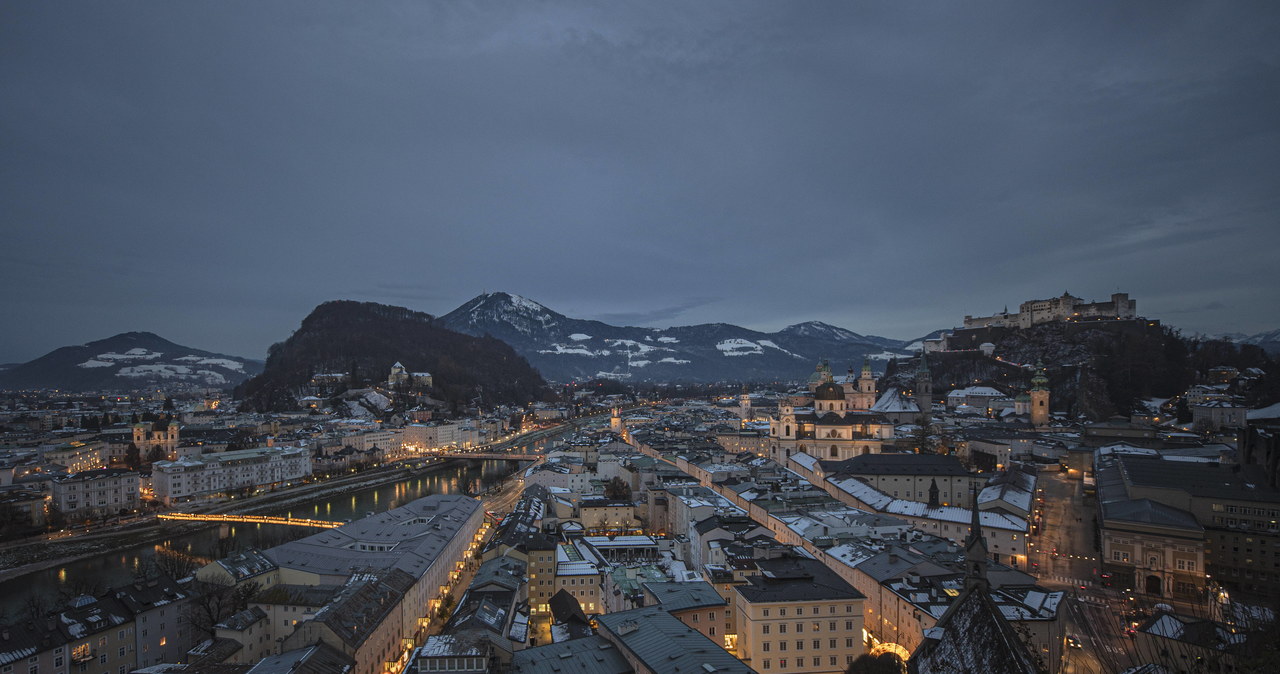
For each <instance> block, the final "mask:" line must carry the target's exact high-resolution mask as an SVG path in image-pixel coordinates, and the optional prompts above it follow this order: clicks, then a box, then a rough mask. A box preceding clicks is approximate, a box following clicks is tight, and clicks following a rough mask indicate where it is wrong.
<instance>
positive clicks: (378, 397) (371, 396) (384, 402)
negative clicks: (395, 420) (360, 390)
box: [364, 391, 391, 410]
mask: <svg viewBox="0 0 1280 674" xmlns="http://www.w3.org/2000/svg"><path fill="white" fill-rule="evenodd" d="M364 401H365V402H367V403H369V404H370V405H372V406H374V407H376V408H378V409H380V410H385V409H389V408H390V407H391V399H390V398H388V397H386V396H384V395H382V394H381V393H378V392H377V391H369V392H368V393H366V394H364Z"/></svg>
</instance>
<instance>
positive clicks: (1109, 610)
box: [1027, 471, 1137, 674]
mask: <svg viewBox="0 0 1280 674" xmlns="http://www.w3.org/2000/svg"><path fill="white" fill-rule="evenodd" d="M1038 488H1039V490H1040V493H1039V494H1038V495H1037V496H1038V497H1039V498H1040V499H1043V503H1041V504H1040V508H1041V509H1042V517H1043V519H1042V526H1041V530H1040V534H1039V535H1037V536H1036V537H1035V540H1034V541H1033V542H1032V543H1031V547H1030V548H1029V551H1028V555H1027V556H1028V559H1029V560H1030V564H1031V573H1032V574H1034V575H1036V576H1037V577H1038V578H1039V580H1040V584H1041V585H1043V586H1044V587H1046V588H1049V589H1051V590H1062V591H1065V592H1066V593H1067V597H1066V606H1065V607H1064V609H1063V612H1062V618H1063V620H1064V621H1065V625H1064V629H1063V631H1064V633H1065V634H1067V635H1070V636H1074V637H1075V638H1076V639H1078V640H1079V642H1080V644H1081V646H1082V647H1081V648H1070V647H1068V648H1064V649H1063V660H1064V661H1063V668H1062V671H1063V672H1064V673H1065V674H1086V673H1087V674H1109V673H1111V672H1119V671H1122V670H1124V669H1126V668H1128V667H1130V666H1133V665H1134V664H1137V663H1135V662H1134V661H1133V657H1132V649H1133V643H1132V641H1131V640H1130V639H1129V638H1128V636H1127V635H1126V634H1125V628H1126V625H1125V619H1124V618H1123V614H1124V611H1125V610H1126V609H1128V608H1129V607H1126V606H1125V605H1126V604H1127V603H1130V600H1129V598H1128V597H1127V596H1126V595H1125V594H1124V593H1122V592H1120V591H1118V590H1116V589H1115V588H1111V587H1106V586H1105V579H1104V578H1102V576H1101V573H1102V570H1101V564H1100V563H1099V560H1098V556H1097V555H1098V553H1097V551H1096V550H1095V548H1094V524H1093V520H1094V517H1095V510H1094V504H1093V500H1092V498H1089V499H1086V498H1085V496H1084V492H1083V489H1082V485H1081V482H1080V481H1079V480H1072V479H1068V478H1067V476H1066V475H1065V474H1063V473H1058V472H1056V471H1055V472H1049V471H1046V472H1042V473H1040V479H1039V486H1038ZM1031 551H1034V552H1031Z"/></svg>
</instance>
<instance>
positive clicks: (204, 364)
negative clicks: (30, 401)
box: [0, 332, 262, 391]
mask: <svg viewBox="0 0 1280 674" xmlns="http://www.w3.org/2000/svg"><path fill="white" fill-rule="evenodd" d="M261 371H262V363H261V362H259V361H255V360H249V359H247V358H240V357H237V356H227V355H223V354H220V353H212V352H210V351H202V350H200V349H193V348H191V347H189V346H182V345H180V344H174V343H173V342H170V341H169V340H167V339H164V338H163V337H160V336H158V335H155V334H152V333H150V332H126V333H122V334H119V335H116V336H114V337H108V338H107V339H100V340H98V341H96V342H89V343H88V344H82V345H80V346H64V347H62V348H60V349H56V350H54V351H51V352H49V353H47V354H45V355H43V356H41V357H39V358H37V359H35V360H33V361H30V362H27V363H22V364H20V365H15V366H13V367H11V368H8V369H6V370H4V371H0V387H3V388H9V389H38V388H59V389H69V390H73V391H109V390H135V389H145V388H151V387H153V386H154V385H163V386H166V387H173V386H174V385H184V384H185V385H190V386H193V387H218V388H223V387H230V386H235V385H236V384H239V383H240V382H242V381H244V380H245V379H247V378H249V377H251V376H253V375H255V374H257V373H258V372H261Z"/></svg>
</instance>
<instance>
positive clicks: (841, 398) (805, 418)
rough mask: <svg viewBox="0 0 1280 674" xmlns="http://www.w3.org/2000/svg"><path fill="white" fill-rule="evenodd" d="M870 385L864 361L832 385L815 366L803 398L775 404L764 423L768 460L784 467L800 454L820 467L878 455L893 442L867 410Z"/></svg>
mask: <svg viewBox="0 0 1280 674" xmlns="http://www.w3.org/2000/svg"><path fill="white" fill-rule="evenodd" d="M875 402H876V380H875V377H874V376H873V375H872V374H871V365H870V364H869V363H867V362H865V361H864V363H863V365H862V372H861V374H859V375H858V376H856V377H855V376H854V374H853V371H852V370H850V372H849V375H848V376H846V377H842V378H840V380H837V379H836V378H835V377H832V376H831V368H830V366H829V365H827V364H826V363H825V362H824V363H820V364H819V365H818V367H817V370H816V371H815V372H814V375H813V376H812V377H810V378H809V395H799V396H791V397H790V398H788V399H787V400H784V401H782V402H780V403H779V404H778V414H777V416H775V417H773V418H772V419H770V420H769V450H770V454H771V455H772V458H773V460H775V461H777V462H779V463H782V464H783V465H785V464H786V461H787V458H788V457H790V456H791V455H792V454H796V453H800V452H803V453H806V454H809V455H810V456H813V457H816V458H818V459H822V460H824V461H841V460H844V459H848V458H852V457H854V456H861V455H863V454H879V453H880V452H881V449H882V447H883V446H884V444H885V443H886V442H888V443H892V442H893V423H892V422H890V421H889V420H888V419H886V418H885V417H883V416H882V415H880V414H877V413H876V412H873V411H871V407H872V406H873V405H875Z"/></svg>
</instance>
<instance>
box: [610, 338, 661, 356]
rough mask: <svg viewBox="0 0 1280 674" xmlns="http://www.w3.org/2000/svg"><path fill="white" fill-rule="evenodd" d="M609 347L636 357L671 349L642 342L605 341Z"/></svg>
mask: <svg viewBox="0 0 1280 674" xmlns="http://www.w3.org/2000/svg"><path fill="white" fill-rule="evenodd" d="M606 341H607V342H608V343H609V346H614V347H618V348H619V349H621V350H624V351H626V352H627V353H634V354H636V355H637V356H639V355H643V354H646V353H649V352H650V351H659V350H661V351H670V350H671V349H662V348H660V347H657V346H650V345H648V344H645V343H643V342H637V341H635V340H634V339H610V340H606ZM633 349H634V350H633Z"/></svg>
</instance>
